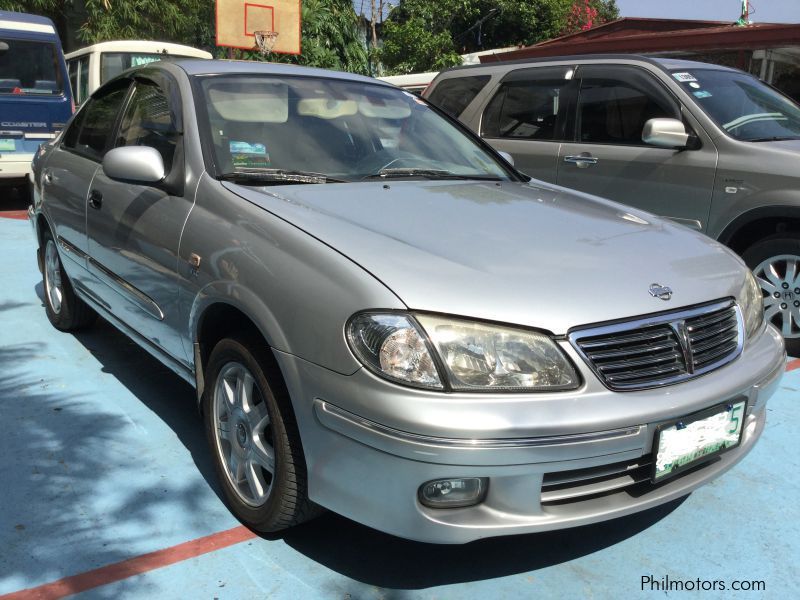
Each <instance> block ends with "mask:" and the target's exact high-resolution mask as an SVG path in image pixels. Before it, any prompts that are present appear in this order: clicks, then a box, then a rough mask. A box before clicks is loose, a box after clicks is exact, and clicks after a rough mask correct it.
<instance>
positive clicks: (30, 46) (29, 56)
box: [0, 37, 64, 96]
mask: <svg viewBox="0 0 800 600" xmlns="http://www.w3.org/2000/svg"><path fill="white" fill-rule="evenodd" d="M58 65H59V53H58V49H57V48H56V45H55V44H53V43H51V42H33V41H29V40H15V39H10V38H6V37H0V94H15V95H18V94H26V95H43V96H52V95H60V94H62V93H63V92H64V81H63V78H62V76H61V69H60V68H59V66H58Z"/></svg>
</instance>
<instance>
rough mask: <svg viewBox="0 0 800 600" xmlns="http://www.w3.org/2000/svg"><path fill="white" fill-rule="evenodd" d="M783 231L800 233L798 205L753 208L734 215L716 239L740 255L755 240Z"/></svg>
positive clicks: (799, 210)
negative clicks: (736, 215) (734, 217)
mask: <svg viewBox="0 0 800 600" xmlns="http://www.w3.org/2000/svg"><path fill="white" fill-rule="evenodd" d="M784 232H794V233H800V206H788V205H773V206H761V207H758V208H754V209H752V210H749V211H747V212H745V213H743V214H741V215H739V216H738V217H736V219H734V220H733V221H732V222H731V223H729V224H728V225H727V226H726V227H725V229H724V230H723V232H722V233H721V234H720V235H719V237H718V238H717V239H718V241H719V242H721V243H723V244H725V245H726V246H728V247H729V248H730V249H731V250H733V251H734V252H736V253H737V254H739V255H741V254H742V253H743V252H744V251H745V250H746V249H747V248H749V247H750V246H752V245H753V244H754V243H755V242H757V241H759V240H761V239H764V238H766V237H769V236H771V235H774V234H776V233H784Z"/></svg>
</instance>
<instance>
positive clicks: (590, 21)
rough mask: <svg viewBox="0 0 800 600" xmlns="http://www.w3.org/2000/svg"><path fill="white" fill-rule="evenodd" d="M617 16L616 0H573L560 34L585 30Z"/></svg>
mask: <svg viewBox="0 0 800 600" xmlns="http://www.w3.org/2000/svg"><path fill="white" fill-rule="evenodd" d="M618 17H619V9H618V8H617V3H616V0H608V1H606V2H604V1H603V0H575V2H573V4H572V7H571V8H570V11H569V16H568V17H567V23H566V25H565V27H564V29H563V30H562V32H561V34H562V35H567V34H570V33H576V32H578V31H587V30H589V29H591V28H592V27H597V26H598V25H602V24H603V23H607V22H608V21H613V20H614V19H616V18H618Z"/></svg>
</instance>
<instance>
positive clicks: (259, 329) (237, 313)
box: [189, 282, 286, 405]
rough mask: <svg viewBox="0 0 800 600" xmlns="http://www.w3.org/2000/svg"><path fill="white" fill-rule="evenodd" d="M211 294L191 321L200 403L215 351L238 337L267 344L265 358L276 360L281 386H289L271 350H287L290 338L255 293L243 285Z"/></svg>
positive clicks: (206, 294)
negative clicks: (207, 369)
mask: <svg viewBox="0 0 800 600" xmlns="http://www.w3.org/2000/svg"><path fill="white" fill-rule="evenodd" d="M225 286H226V287H227V288H231V284H230V282H226V285H225ZM210 291H211V290H209V289H205V290H204V294H203V296H202V299H200V300H198V301H196V302H195V304H194V306H193V307H192V311H191V314H190V321H189V322H190V331H191V332H192V344H193V354H194V368H195V379H196V384H197V399H198V403H199V402H200V399H201V398H202V395H203V390H204V388H205V368H206V366H207V364H208V359H209V356H210V355H211V351H212V350H213V349H214V346H215V345H216V344H217V343H218V342H219V341H220V340H222V339H224V338H226V337H231V336H234V335H236V334H238V335H240V336H245V337H250V338H254V337H255V338H257V339H258V340H259V341H260V342H263V343H264V345H265V347H266V348H267V349H269V350H270V352H266V353H265V355H266V356H268V357H270V359H271V360H272V361H274V362H273V365H271V366H274V367H275V369H276V372H277V373H278V374H280V377H281V382H280V384H281V385H284V386H285V385H286V381H285V378H284V375H283V372H282V371H281V369H280V365H279V364H278V362H277V361H276V360H275V358H274V356H273V354H272V352H271V349H272V348H276V347H277V348H281V349H282V348H285V344H286V338H285V336H284V334H283V330H282V329H281V328H280V325H279V324H278V322H277V321H276V320H275V319H274V317H273V316H272V314H271V313H270V312H269V310H268V309H267V307H266V306H264V304H263V303H262V302H260V301H259V300H258V298H256V297H255V296H254V295H253V294H252V293H250V292H248V291H247V290H246V289H245V288H242V287H239V286H235V288H234V289H228V290H226V291H228V292H229V293H228V294H226V295H222V294H219V295H217V294H209V292H210ZM257 314H258V315H262V316H264V317H265V318H262V319H258V318H255V317H254V315H257ZM265 321H266V322H265ZM198 405H199V404H198Z"/></svg>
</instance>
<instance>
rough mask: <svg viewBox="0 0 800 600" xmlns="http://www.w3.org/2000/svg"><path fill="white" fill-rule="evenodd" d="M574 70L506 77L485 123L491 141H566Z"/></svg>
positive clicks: (535, 71) (485, 133)
mask: <svg viewBox="0 0 800 600" xmlns="http://www.w3.org/2000/svg"><path fill="white" fill-rule="evenodd" d="M573 72H574V70H573V69H572V68H570V67H546V68H537V69H524V70H520V71H516V72H512V73H510V74H509V75H507V76H506V77H504V78H503V82H502V83H501V84H500V87H499V88H498V89H497V92H496V94H495V95H494V97H493V98H492V100H491V102H489V104H488V106H487V107H486V110H485V111H484V113H483V119H482V120H481V135H482V136H483V137H487V138H511V139H524V140H546V141H553V140H558V141H561V140H564V139H566V136H567V131H566V126H567V120H568V116H569V112H570V109H571V108H572V106H573V104H572V102H573V99H574V97H575V90H576V89H577V86H578V84H577V82H576V81H573V80H572V74H573Z"/></svg>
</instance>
